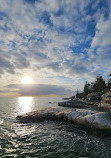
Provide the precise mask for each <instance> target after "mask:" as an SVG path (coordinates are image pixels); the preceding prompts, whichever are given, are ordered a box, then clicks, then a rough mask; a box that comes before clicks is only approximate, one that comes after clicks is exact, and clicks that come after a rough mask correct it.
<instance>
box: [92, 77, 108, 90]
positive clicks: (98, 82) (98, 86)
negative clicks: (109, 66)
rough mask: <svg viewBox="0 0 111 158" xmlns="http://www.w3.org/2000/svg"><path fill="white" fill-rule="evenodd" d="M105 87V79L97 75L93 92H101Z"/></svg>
mask: <svg viewBox="0 0 111 158" xmlns="http://www.w3.org/2000/svg"><path fill="white" fill-rule="evenodd" d="M105 88H106V83H105V80H104V79H103V77H102V76H97V78H96V81H95V83H94V85H93V92H101V91H102V90H104V89H105Z"/></svg>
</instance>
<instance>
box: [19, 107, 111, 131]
mask: <svg viewBox="0 0 111 158" xmlns="http://www.w3.org/2000/svg"><path fill="white" fill-rule="evenodd" d="M17 120H18V121H20V122H22V123H27V122H41V121H48V120H51V121H52V120H56V121H59V120H60V121H63V122H71V123H74V124H75V123H76V124H79V125H82V126H85V127H88V128H91V129H99V130H111V113H109V112H98V111H95V110H88V109H60V108H46V109H43V110H39V111H35V112H30V113H27V114H25V115H21V116H17Z"/></svg>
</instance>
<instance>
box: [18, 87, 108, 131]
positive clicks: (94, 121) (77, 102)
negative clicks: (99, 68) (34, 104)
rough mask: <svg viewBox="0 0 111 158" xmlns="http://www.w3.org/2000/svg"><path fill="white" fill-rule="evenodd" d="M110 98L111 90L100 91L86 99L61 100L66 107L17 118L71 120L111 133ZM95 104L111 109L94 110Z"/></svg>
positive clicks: (25, 121) (34, 120)
mask: <svg viewBox="0 0 111 158" xmlns="http://www.w3.org/2000/svg"><path fill="white" fill-rule="evenodd" d="M100 98H101V99H100ZM98 99H99V102H98ZM110 100H111V90H110V91H108V92H105V93H103V94H101V95H100V94H99V93H93V94H92V93H91V94H88V95H87V97H86V98H85V99H83V98H71V99H70V100H67V101H64V102H59V103H58V105H59V106H62V107H64V108H45V109H42V110H39V111H35V112H30V113H27V114H25V115H21V116H17V117H16V119H17V120H18V121H19V122H21V123H29V122H41V121H62V122H69V123H73V124H78V125H81V126H83V127H86V128H89V129H91V130H92V131H105V132H106V131H110V134H111V111H110V109H111V102H110ZM94 105H95V106H97V107H98V108H100V107H102V108H106V109H109V110H107V111H100V110H92V109H91V107H92V106H94ZM67 107H70V108H67Z"/></svg>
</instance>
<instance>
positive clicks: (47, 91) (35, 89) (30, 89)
mask: <svg viewBox="0 0 111 158" xmlns="http://www.w3.org/2000/svg"><path fill="white" fill-rule="evenodd" d="M6 88H16V89H18V91H17V93H19V94H20V95H33V96H34V95H65V94H71V93H72V91H71V90H69V89H66V88H63V87H62V86H57V85H46V84H32V85H23V84H11V85H8V86H6Z"/></svg>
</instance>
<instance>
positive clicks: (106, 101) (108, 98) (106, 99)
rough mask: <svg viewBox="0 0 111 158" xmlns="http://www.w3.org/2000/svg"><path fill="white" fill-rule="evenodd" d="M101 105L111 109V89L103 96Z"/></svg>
mask: <svg viewBox="0 0 111 158" xmlns="http://www.w3.org/2000/svg"><path fill="white" fill-rule="evenodd" d="M98 106H99V107H103V108H107V109H111V90H109V91H108V92H106V93H105V94H103V95H102V96H101V101H100V103H99V105H98Z"/></svg>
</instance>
